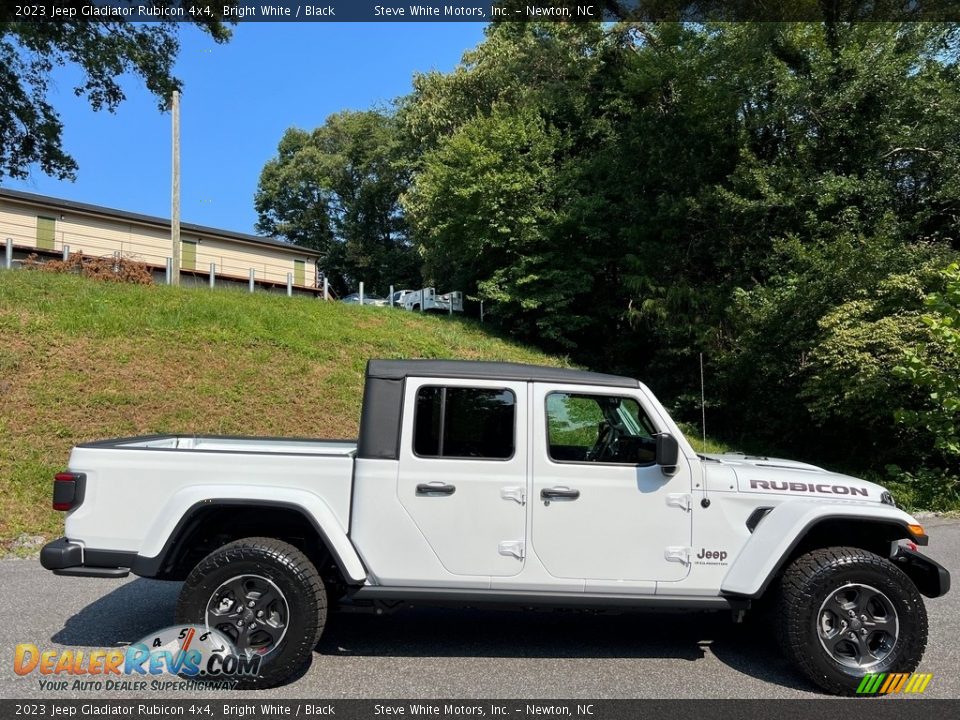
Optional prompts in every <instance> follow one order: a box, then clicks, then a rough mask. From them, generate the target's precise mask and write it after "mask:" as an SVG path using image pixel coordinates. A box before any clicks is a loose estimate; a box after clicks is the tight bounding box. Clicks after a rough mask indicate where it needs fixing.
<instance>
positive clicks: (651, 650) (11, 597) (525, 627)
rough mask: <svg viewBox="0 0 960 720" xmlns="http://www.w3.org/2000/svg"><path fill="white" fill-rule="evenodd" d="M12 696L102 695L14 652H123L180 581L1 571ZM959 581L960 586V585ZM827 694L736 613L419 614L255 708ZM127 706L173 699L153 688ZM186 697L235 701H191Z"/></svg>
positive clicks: (934, 688)
mask: <svg viewBox="0 0 960 720" xmlns="http://www.w3.org/2000/svg"><path fill="white" fill-rule="evenodd" d="M924 524H925V526H926V527H927V529H928V532H929V533H930V538H931V540H930V546H929V547H928V548H927V549H926V550H925V552H927V554H929V555H930V556H931V557H933V558H934V559H936V560H937V561H938V562H940V563H941V564H943V565H944V566H945V567H947V569H948V570H950V572H951V574H952V575H953V577H954V578H957V577H958V575H960V521H958V520H947V519H937V518H934V519H927V520H925V522H924ZM0 571H2V583H0V609H2V611H3V615H4V617H5V618H6V621H5V622H3V623H0V658H5V659H3V660H0V698H41V697H42V698H46V699H66V698H78V699H83V698H88V699H89V698H101V697H104V695H103V694H91V693H88V692H83V691H70V690H67V691H54V692H51V691H49V690H46V691H44V690H41V689H40V687H39V683H38V676H37V675H36V674H33V675H30V676H25V677H20V676H17V675H16V674H15V673H14V671H13V654H14V648H15V646H16V645H17V644H18V643H24V642H32V643H35V644H36V645H37V646H38V647H39V648H40V649H41V650H44V649H52V650H62V649H67V648H104V647H118V646H123V645H125V644H127V643H130V642H135V641H137V640H139V639H141V638H143V637H144V636H146V635H147V634H148V633H151V632H153V631H155V630H157V629H159V628H161V627H164V626H166V625H170V624H172V623H173V611H174V605H175V603H176V597H177V593H178V592H179V588H180V585H179V583H169V582H159V581H155V580H145V579H143V578H136V577H133V576H131V577H128V578H126V579H124V580H105V579H93V578H90V579H88V578H65V577H57V576H55V575H53V574H52V573H50V572H47V571H45V570H43V569H42V568H41V567H40V564H39V562H38V561H37V560H36V559H27V560H16V559H10V560H3V561H0ZM955 582H956V580H955ZM927 611H928V613H929V617H930V639H929V643H928V645H927V651H926V655H925V656H924V660H923V663H922V664H921V667H920V668H919V671H921V672H928V673H933V675H934V678H933V680H932V681H931V682H930V684H929V686H928V687H927V690H926V692H925V695H924V696H925V697H928V698H960V676H958V674H957V673H956V670H957V668H960V590H957V589H954V590H953V591H952V592H950V593H948V594H947V595H946V596H945V597H942V598H938V599H936V600H927ZM270 696H273V697H282V698H330V699H337V698H384V699H387V698H556V699H561V698H562V699H576V698H591V699H601V698H803V697H807V698H810V697H822V696H821V695H820V694H819V692H818V691H817V689H816V688H815V687H813V686H811V685H810V684H809V683H807V682H806V681H805V680H804V679H803V678H802V677H800V676H799V675H798V674H797V673H796V672H794V671H793V669H792V668H791V667H790V666H789V664H788V663H787V662H786V661H785V660H784V659H783V658H782V657H781V656H780V654H779V653H778V651H777V649H776V646H775V644H774V642H773V640H772V633H771V632H770V628H769V627H766V626H763V625H757V624H755V623H747V624H744V625H735V624H734V623H733V622H732V621H731V619H730V615H729V613H717V614H701V613H697V614H679V613H678V614H669V613H656V614H637V615H591V614H584V613H574V612H554V613H538V612H523V611H477V610H450V609H426V608H423V609H411V610H404V611H401V612H398V613H396V614H393V615H387V616H376V615H366V614H337V615H333V616H332V617H331V618H330V619H329V621H328V624H327V629H326V632H325V633H324V636H323V638H322V639H321V641H320V644H319V645H318V647H317V650H316V651H315V652H314V655H313V662H312V663H311V665H310V667H309V668H308V669H307V670H306V672H305V673H304V674H303V675H302V676H301V677H299V678H298V679H296V680H294V681H293V682H291V683H289V684H287V685H285V686H283V687H280V688H274V689H271V690H262V691H257V692H255V693H244V694H243V696H242V697H243V699H251V700H258V699H261V698H267V697H270ZM116 697H117V698H118V699H119V698H120V697H123V698H133V697H158V698H159V697H167V698H169V697H170V695H169V694H163V693H158V692H151V691H149V690H148V691H145V692H143V693H140V694H137V693H129V692H124V693H122V695H119V694H118V695H117V696H116ZM176 697H177V698H183V699H186V698H189V697H232V698H233V699H240V696H238V694H237V693H236V692H229V691H227V692H224V691H221V692H210V691H204V692H196V693H193V694H192V695H191V693H189V692H185V693H178V694H177V696H176Z"/></svg>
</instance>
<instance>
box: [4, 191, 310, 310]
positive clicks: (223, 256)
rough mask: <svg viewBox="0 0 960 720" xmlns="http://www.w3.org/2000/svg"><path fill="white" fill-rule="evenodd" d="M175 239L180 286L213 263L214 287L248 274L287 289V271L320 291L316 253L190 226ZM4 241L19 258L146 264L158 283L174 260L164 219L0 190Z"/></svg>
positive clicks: (202, 278)
mask: <svg viewBox="0 0 960 720" xmlns="http://www.w3.org/2000/svg"><path fill="white" fill-rule="evenodd" d="M180 237H181V250H180V258H181V277H182V278H183V279H184V281H186V282H189V280H190V278H193V279H194V280H195V281H197V282H203V283H207V282H209V277H210V270H211V265H213V266H214V268H215V273H216V281H217V282H220V281H223V282H224V283H226V284H230V283H232V282H236V283H240V282H242V283H244V284H246V283H248V282H249V278H250V271H251V270H252V271H253V277H254V282H255V283H256V284H257V285H258V286H260V287H263V288H265V289H284V290H285V289H286V287H287V275H288V273H289V274H290V276H291V278H292V280H293V286H294V288H296V290H298V291H299V292H300V293H303V292H310V293H318V292H319V293H322V292H323V289H322V288H318V287H317V285H318V283H317V266H316V262H317V258H318V257H319V255H320V254H319V253H318V252H317V251H316V250H310V249H308V248H304V247H300V246H298V245H291V244H289V243H285V242H281V241H279V240H274V239H272V238H264V237H258V236H256V235H246V234H243V233H237V232H232V231H230V230H218V229H216V228H209V227H202V226H200V225H192V224H190V223H181V226H180ZM7 238H11V239H12V240H13V246H14V252H15V254H16V256H17V257H23V256H25V255H26V254H29V253H31V252H35V253H37V254H39V255H41V256H49V257H62V255H63V252H64V248H65V247H66V248H68V249H69V252H70V253H75V252H82V253H83V254H84V255H91V256H94V257H112V256H115V255H116V254H117V253H120V254H121V255H122V256H123V257H128V258H131V259H134V260H138V261H140V262H143V263H146V264H147V265H149V266H150V267H151V269H152V270H153V271H154V273H155V274H156V275H157V276H158V278H160V279H161V280H162V278H163V277H164V275H165V272H166V267H167V258H169V257H171V256H172V246H171V241H170V221H169V220H166V219H163V218H157V217H151V216H149V215H139V214H137V213H130V212H125V211H123V210H113V209H111V208H105V207H99V206H97V205H87V204H86V203H78V202H73V201H70V200H60V199H57V198H52V197H47V196H44V195H35V194H33V193H26V192H20V191H18V190H8V189H5V188H0V247H2V245H3V244H4V243H5V242H6V240H7ZM0 252H2V251H0ZM321 284H322V283H321Z"/></svg>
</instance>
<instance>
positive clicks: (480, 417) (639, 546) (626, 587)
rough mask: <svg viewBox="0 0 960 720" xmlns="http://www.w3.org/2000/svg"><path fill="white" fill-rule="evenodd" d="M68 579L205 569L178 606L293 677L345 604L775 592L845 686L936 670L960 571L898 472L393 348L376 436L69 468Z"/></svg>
mask: <svg viewBox="0 0 960 720" xmlns="http://www.w3.org/2000/svg"><path fill="white" fill-rule="evenodd" d="M54 507H55V508H57V509H59V510H66V511H67V516H66V537H65V538H61V539H59V540H55V541H53V542H51V543H50V544H48V545H47V546H46V547H44V549H43V552H42V555H41V562H42V564H43V566H44V567H46V568H48V569H50V570H52V571H53V572H55V573H57V574H59V575H75V576H94V577H123V576H125V575H126V574H127V573H128V572H129V571H131V570H132V571H133V572H134V573H136V574H137V575H141V576H144V577H152V578H161V579H169V580H185V582H184V584H183V589H182V591H181V594H180V599H179V602H178V604H177V610H176V614H177V621H178V622H190V623H197V624H200V625H206V626H207V627H211V628H218V629H219V630H221V631H222V632H224V633H225V634H226V635H227V636H228V637H230V638H231V639H232V640H233V642H234V644H235V645H236V646H237V648H238V650H240V651H242V652H247V653H258V654H260V655H261V656H262V659H261V665H260V667H261V675H260V677H259V678H257V679H256V680H250V681H247V682H246V685H247V686H253V687H267V686H270V685H275V684H277V683H280V682H283V681H284V680H285V679H286V678H288V677H289V676H290V675H291V674H293V673H294V672H296V671H297V670H298V669H299V668H300V667H302V665H303V664H304V663H306V662H308V661H309V658H310V654H311V652H312V649H313V647H314V646H315V644H316V642H317V640H318V638H319V637H320V634H321V632H322V631H323V628H324V625H325V624H326V622H327V608H328V605H329V604H332V603H339V604H350V605H353V606H355V607H357V606H359V607H363V606H368V607H371V608H388V607H394V606H397V605H402V604H404V603H409V602H416V603H418V604H429V603H456V604H464V605H470V606H474V605H478V604H481V603H499V604H513V605H521V606H527V607H562V608H576V607H588V608H609V609H636V608H670V609H690V610H701V609H705V610H715V609H728V610H733V611H734V615H735V616H736V617H737V618H739V617H741V616H742V615H743V612H744V611H747V610H748V609H749V608H750V607H751V604H752V603H756V602H757V601H758V600H762V599H763V600H765V599H768V598H769V599H774V600H775V602H776V605H775V611H774V617H775V620H774V623H775V625H776V630H777V631H778V632H779V636H780V640H781V643H782V646H783V650H784V652H785V653H786V655H787V656H788V657H789V658H790V659H791V660H792V661H793V662H794V663H795V664H796V666H797V667H798V668H799V670H800V671H801V672H802V673H803V674H805V675H806V676H807V677H808V678H810V679H811V680H812V681H813V682H815V683H817V684H818V685H819V686H820V687H822V688H824V689H825V690H827V691H829V692H833V693H851V692H854V690H855V688H856V687H857V685H858V682H859V678H861V677H862V676H863V675H865V674H866V673H877V672H885V671H901V672H906V671H912V670H913V669H915V668H916V667H917V664H918V663H919V662H920V659H921V656H922V654H923V651H924V647H925V645H926V640H927V619H926V611H925V609H924V604H923V601H922V599H921V597H920V596H921V595H926V596H927V597H938V596H940V595H943V594H944V593H945V592H947V590H948V589H949V583H950V578H949V575H948V573H947V572H946V571H945V570H944V569H943V568H942V567H941V566H939V565H938V564H937V563H935V562H933V561H932V560H930V559H929V558H927V557H925V556H923V555H921V554H920V553H918V552H917V551H916V546H917V545H925V544H926V543H927V536H926V534H925V533H924V530H923V528H922V527H921V525H920V524H919V523H918V522H917V521H916V520H915V519H914V518H913V517H911V516H910V515H908V514H907V513H905V512H904V511H902V510H900V509H898V508H897V507H896V505H895V503H894V500H893V498H892V497H891V496H890V494H889V493H888V492H886V491H885V490H884V489H883V488H882V487H879V486H877V485H874V484H871V483H868V482H865V481H862V480H858V479H855V478H852V477H847V476H844V475H838V474H835V473H831V472H827V471H825V470H822V469H820V468H818V467H814V466H812V465H806V464H804V463H799V462H790V461H785V460H776V459H768V458H760V457H747V456H743V455H720V456H716V455H698V454H696V453H695V452H694V451H693V449H692V448H691V446H690V445H689V444H688V443H687V441H686V440H685V439H684V437H683V434H682V433H681V432H680V430H679V429H678V427H677V425H676V424H675V423H674V422H673V420H671V418H670V416H669V415H668V414H667V412H666V410H664V408H663V406H662V405H661V404H660V403H659V402H658V401H657V399H656V398H655V397H654V396H653V394H652V393H651V392H650V391H649V390H648V389H647V388H646V387H645V386H644V385H643V384H641V383H639V382H637V381H636V380H633V379H631V378H626V377H618V376H613V375H602V374H597V373H590V372H583V371H578V370H568V369H557V368H545V367H534V366H527V365H517V364H508V363H480V362H461V361H439V360H411V361H394V360H374V361H371V362H370V363H369V365H368V367H367V374H366V386H365V389H364V397H363V409H362V414H361V423H360V437H359V440H358V442H357V443H353V442H342V441H313V440H297V439H257V438H249V439H248V438H225V437H185V436H184V437H179V436H175V437H171V436H164V437H143V438H131V439H120V440H107V441H102V442H94V443H89V444H86V445H81V446H79V447H77V448H75V449H74V450H73V452H72V454H71V456H70V462H69V470H68V471H66V472H63V473H60V474H58V475H57V476H56V480H55V482H54Z"/></svg>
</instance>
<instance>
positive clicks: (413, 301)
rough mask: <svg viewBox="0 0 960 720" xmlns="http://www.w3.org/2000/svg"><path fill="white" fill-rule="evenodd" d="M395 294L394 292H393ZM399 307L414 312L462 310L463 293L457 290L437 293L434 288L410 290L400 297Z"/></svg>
mask: <svg viewBox="0 0 960 720" xmlns="http://www.w3.org/2000/svg"><path fill="white" fill-rule="evenodd" d="M394 294H396V293H394ZM400 303H401V305H400V306H401V307H403V308H404V309H406V310H411V311H414V312H428V311H431V310H438V311H440V312H446V313H448V312H451V306H452V312H463V293H462V292H460V291H459V290H454V291H453V292H448V293H444V294H442V295H438V294H437V291H436V289H435V288H430V287H428V288H423V289H421V290H410V291H407V292H406V294H405V295H403V297H402V298H401V301H400Z"/></svg>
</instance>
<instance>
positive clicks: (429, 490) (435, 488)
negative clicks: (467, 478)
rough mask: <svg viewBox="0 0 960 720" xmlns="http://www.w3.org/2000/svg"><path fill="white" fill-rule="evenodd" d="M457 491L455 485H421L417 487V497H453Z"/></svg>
mask: <svg viewBox="0 0 960 720" xmlns="http://www.w3.org/2000/svg"><path fill="white" fill-rule="evenodd" d="M456 491H457V486H456V485H447V484H445V483H421V484H420V485H417V495H421V496H424V497H430V496H431V495H453V494H454V493H455V492H456Z"/></svg>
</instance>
